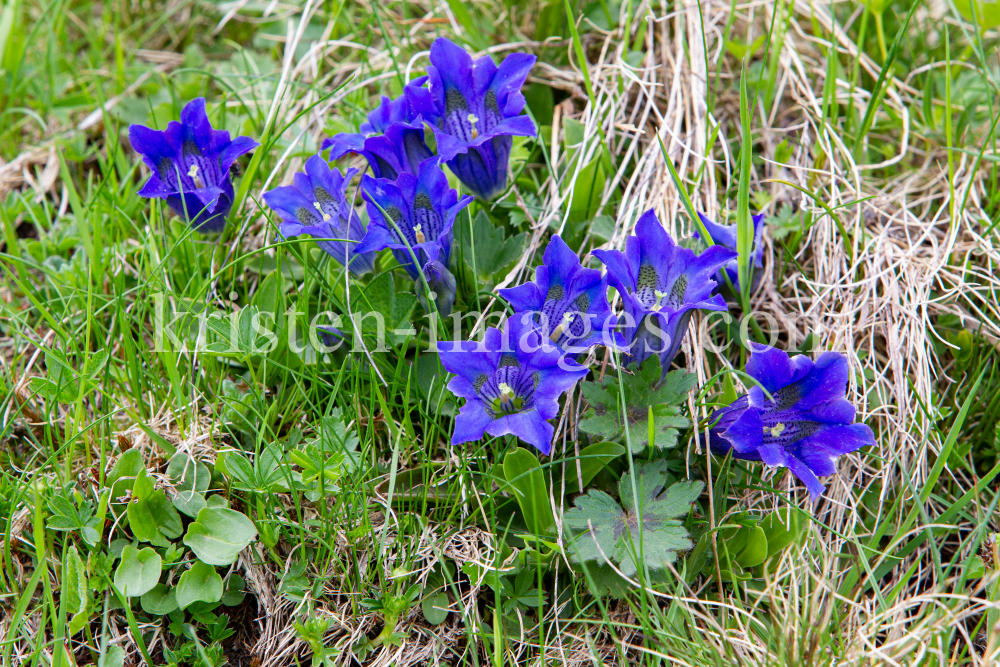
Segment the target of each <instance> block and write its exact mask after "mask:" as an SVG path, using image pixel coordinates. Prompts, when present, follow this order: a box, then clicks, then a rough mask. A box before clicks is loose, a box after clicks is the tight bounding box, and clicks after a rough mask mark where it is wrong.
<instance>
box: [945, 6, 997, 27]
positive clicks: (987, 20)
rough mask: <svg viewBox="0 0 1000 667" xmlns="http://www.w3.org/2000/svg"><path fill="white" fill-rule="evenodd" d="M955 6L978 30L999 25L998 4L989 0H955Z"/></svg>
mask: <svg viewBox="0 0 1000 667" xmlns="http://www.w3.org/2000/svg"><path fill="white" fill-rule="evenodd" d="M955 7H957V8H958V11H959V12H960V13H961V14H962V16H964V17H965V19H966V20H967V21H969V22H970V23H973V22H974V23H976V24H978V26H979V29H980V30H989V29H990V28H996V27H997V26H1000V4H997V3H996V2H990V0H955Z"/></svg>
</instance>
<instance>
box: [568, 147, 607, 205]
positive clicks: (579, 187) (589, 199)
mask: <svg viewBox="0 0 1000 667" xmlns="http://www.w3.org/2000/svg"><path fill="white" fill-rule="evenodd" d="M604 159H605V158H604V155H603V154H602V153H599V154H598V155H596V156H594V159H593V160H591V161H590V162H589V163H588V164H587V165H586V166H585V167H583V168H582V169H581V170H580V173H579V174H578V175H577V177H576V181H575V185H574V187H573V200H572V201H571V202H570V205H569V220H570V221H571V222H582V221H584V220H590V219H592V218H593V217H594V216H595V215H597V212H598V211H599V210H600V207H601V195H602V194H603V193H604V186H605V184H606V183H607V181H608V177H607V174H605V172H604Z"/></svg>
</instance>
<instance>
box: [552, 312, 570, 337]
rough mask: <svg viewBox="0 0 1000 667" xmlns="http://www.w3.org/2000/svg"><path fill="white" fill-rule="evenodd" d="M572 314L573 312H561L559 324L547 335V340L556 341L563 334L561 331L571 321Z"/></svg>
mask: <svg viewBox="0 0 1000 667" xmlns="http://www.w3.org/2000/svg"><path fill="white" fill-rule="evenodd" d="M574 315H575V313H569V312H567V313H563V316H562V322H560V323H559V326H557V327H556V328H555V329H554V330H553V331H552V335H551V336H549V340H551V341H552V342H553V343H555V342H556V341H558V340H559V337H560V336H562V335H563V332H564V331H566V328H567V327H568V326H569V325H570V322H572V321H573V317H574Z"/></svg>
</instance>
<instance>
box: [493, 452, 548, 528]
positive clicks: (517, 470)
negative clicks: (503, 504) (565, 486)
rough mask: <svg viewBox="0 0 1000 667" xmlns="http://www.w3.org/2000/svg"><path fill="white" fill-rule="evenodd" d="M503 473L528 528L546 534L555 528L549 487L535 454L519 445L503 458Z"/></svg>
mask: <svg viewBox="0 0 1000 667" xmlns="http://www.w3.org/2000/svg"><path fill="white" fill-rule="evenodd" d="M503 472H504V476H505V477H506V478H507V483H508V484H510V486H511V489H512V492H513V494H514V497H515V498H516V499H517V504H518V505H519V506H520V507H521V515H522V517H523V518H524V523H525V524H526V525H527V527H528V530H529V531H531V532H532V533H534V534H535V535H544V534H546V533H549V532H550V531H551V530H552V528H553V527H555V518H554V517H553V516H552V505H551V503H550V501H549V487H548V485H547V484H546V483H545V476H544V475H543V474H542V466H541V464H540V463H539V462H538V457H537V456H535V455H534V454H532V453H531V452H529V451H528V450H527V449H524V448H523V447H518V448H517V449H515V450H514V451H512V452H510V453H509V454H507V456H505V457H504V460H503Z"/></svg>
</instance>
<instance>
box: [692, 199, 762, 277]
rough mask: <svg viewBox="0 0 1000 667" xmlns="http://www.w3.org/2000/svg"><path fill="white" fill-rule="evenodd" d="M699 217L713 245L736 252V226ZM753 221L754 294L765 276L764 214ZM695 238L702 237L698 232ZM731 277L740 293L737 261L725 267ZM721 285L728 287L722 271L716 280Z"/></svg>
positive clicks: (701, 214) (751, 255) (752, 259)
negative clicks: (762, 240) (762, 238)
mask: <svg viewBox="0 0 1000 667" xmlns="http://www.w3.org/2000/svg"><path fill="white" fill-rule="evenodd" d="M698 217H699V218H701V221H702V223H704V225H705V231H707V232H708V235H709V236H711V237H712V243H715V244H716V245H721V246H722V247H724V248H729V249H730V250H736V249H737V248H736V225H720V224H719V223H717V222H715V221H714V220H712V219H711V218H709V217H708V216H706V215H705V214H703V213H698ZM752 220H753V245H751V246H750V248H751V251H750V261H751V262H752V263H753V272H752V273H753V275H752V277H751V278H750V291H751V292H753V291H755V290H756V289H757V286H758V285H760V279H761V278H762V277H763V276H764V244H763V243H761V240H760V236H761V233H762V232H763V231H764V214H763V213H761V214H760V215H755V216H752ZM694 237H695V238H696V239H697V238H700V237H701V235H700V234H699V233H698V232H695V233H694ZM723 271H725V272H726V273H727V274H728V275H729V280H730V281H732V283H733V287H734V288H736V292H737V293H739V292H740V291H741V290H740V270H739V262H738V261H737V260H735V259H734V260H732V261H731V262H729V263H727V264H726V265H725V267H723ZM716 280H717V281H718V283H719V287H724V286H726V279H725V278H724V277H723V275H722V271H719V276H718V278H717V279H716Z"/></svg>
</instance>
